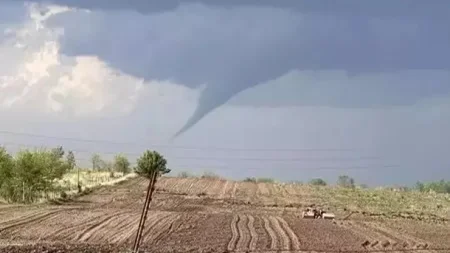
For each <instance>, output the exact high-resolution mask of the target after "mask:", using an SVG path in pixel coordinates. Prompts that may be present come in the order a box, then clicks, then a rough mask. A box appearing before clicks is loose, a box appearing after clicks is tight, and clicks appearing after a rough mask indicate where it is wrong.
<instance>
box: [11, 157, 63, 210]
mask: <svg viewBox="0 0 450 253" xmlns="http://www.w3.org/2000/svg"><path fill="white" fill-rule="evenodd" d="M55 154H56V153H55V152H54V150H51V151H47V150H37V151H29V150H24V151H20V152H19V153H18V154H17V156H16V159H15V170H14V177H15V180H17V181H16V182H15V184H14V193H13V194H12V196H11V197H12V200H13V201H18V197H19V196H21V201H23V202H28V203H31V202H34V201H36V200H38V199H39V198H41V197H43V194H44V195H45V196H47V194H48V192H49V191H53V190H55V185H54V183H53V181H54V180H55V179H61V178H62V176H63V175H64V174H65V173H66V172H67V171H68V170H69V166H68V164H67V163H66V162H65V161H63V160H62V159H61V158H60V156H59V155H55ZM59 154H60V153H59ZM18 182H19V183H18Z"/></svg>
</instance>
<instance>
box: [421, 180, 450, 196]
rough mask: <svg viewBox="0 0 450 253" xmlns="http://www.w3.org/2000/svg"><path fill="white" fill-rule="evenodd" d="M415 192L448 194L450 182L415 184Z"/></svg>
mask: <svg viewBox="0 0 450 253" xmlns="http://www.w3.org/2000/svg"><path fill="white" fill-rule="evenodd" d="M415 188H416V190H418V191H421V192H429V191H434V192H437V193H450V181H445V180H443V179H442V180H440V181H434V182H426V183H422V182H417V183H416V186H415Z"/></svg>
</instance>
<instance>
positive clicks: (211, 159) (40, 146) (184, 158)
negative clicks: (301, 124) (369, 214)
mask: <svg viewBox="0 0 450 253" xmlns="http://www.w3.org/2000/svg"><path fill="white" fill-rule="evenodd" d="M2 145H3V146H19V147H24V148H46V149H48V148H50V147H48V146H45V145H30V144H24V143H16V142H5V143H2ZM68 150H70V151H73V152H75V153H77V154H78V153H86V154H96V153H98V154H104V155H116V154H123V155H127V156H140V155H142V153H136V152H112V151H103V152H99V151H94V150H86V149H68ZM172 158H174V159H180V160H210V161H223V160H227V161H229V160H234V161H261V162H262V161H266V162H308V161H319V162H324V161H327V162H330V161H335V162H337V161H341V162H342V161H364V160H380V157H377V156H362V157H346V158H343V157H320V158H311V157H309V158H305V157H295V158H261V157H201V156H172Z"/></svg>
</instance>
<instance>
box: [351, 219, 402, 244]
mask: <svg viewBox="0 0 450 253" xmlns="http://www.w3.org/2000/svg"><path fill="white" fill-rule="evenodd" d="M342 227H344V228H346V229H349V230H350V231H352V232H353V233H355V234H357V235H359V236H360V237H362V238H366V240H365V241H363V242H361V246H363V247H365V248H369V249H379V250H382V249H389V248H391V247H393V246H396V245H397V244H398V242H397V241H395V240H393V239H392V238H391V237H388V236H385V235H383V234H380V233H377V232H376V231H374V230H372V229H369V228H367V226H365V225H364V224H363V223H360V222H352V223H349V222H346V223H343V224H342Z"/></svg>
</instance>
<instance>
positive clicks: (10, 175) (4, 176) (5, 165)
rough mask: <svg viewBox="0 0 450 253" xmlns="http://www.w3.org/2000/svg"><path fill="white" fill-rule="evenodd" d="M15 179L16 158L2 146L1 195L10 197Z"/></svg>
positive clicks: (0, 150) (0, 157)
mask: <svg viewBox="0 0 450 253" xmlns="http://www.w3.org/2000/svg"><path fill="white" fill-rule="evenodd" d="M14 181H15V178H14V159H13V157H12V156H11V155H10V154H8V152H7V151H6V149H4V148H1V147H0V196H3V197H6V198H8V197H7V196H9V195H11V194H12V193H13V192H12V190H13V188H14Z"/></svg>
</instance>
